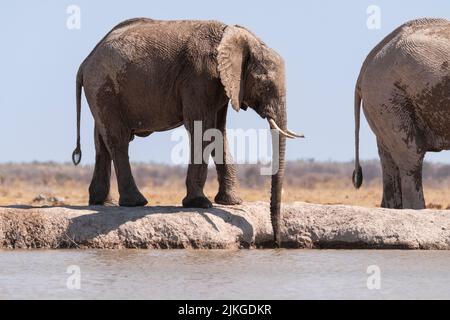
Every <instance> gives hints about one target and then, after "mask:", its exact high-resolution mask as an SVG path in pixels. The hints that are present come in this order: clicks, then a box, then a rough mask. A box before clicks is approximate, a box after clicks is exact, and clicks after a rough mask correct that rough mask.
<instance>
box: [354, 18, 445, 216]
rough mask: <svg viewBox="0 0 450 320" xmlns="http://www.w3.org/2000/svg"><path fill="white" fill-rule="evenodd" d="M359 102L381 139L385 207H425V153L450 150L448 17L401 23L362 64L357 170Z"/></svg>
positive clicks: (357, 180)
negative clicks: (423, 181)
mask: <svg viewBox="0 0 450 320" xmlns="http://www.w3.org/2000/svg"><path fill="white" fill-rule="evenodd" d="M361 103H362V108H363V111H364V115H365V117H366V119H367V122H368V124H369V126H370V128H371V130H372V131H373V132H374V133H375V135H376V138H377V145H378V153H379V156H380V160H381V168H382V176H383V198H382V202H381V206H382V207H384V208H391V209H417V210H420V209H424V208H425V199H424V194H423V185H422V167H423V161H424V157H425V154H426V153H427V152H440V151H443V150H449V149H450V21H448V20H444V19H418V20H413V21H409V22H407V23H405V24H403V25H402V26H400V27H398V28H397V29H396V30H394V31H393V32H392V33H391V34H389V35H388V36H387V37H386V38H385V39H384V40H382V41H381V43H380V44H378V45H377V46H376V47H375V48H374V49H373V50H372V51H371V52H370V53H369V55H368V57H367V58H366V60H365V62H364V63H363V66H362V69H361V73H360V75H359V77H358V80H357V83H356V89H355V106H354V107H355V146H356V157H355V170H354V172H353V184H354V186H355V187H356V188H358V189H359V188H360V187H361V184H362V180H363V176H362V169H361V166H360V161H359V131H360V113H361Z"/></svg>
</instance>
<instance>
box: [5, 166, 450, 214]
mask: <svg viewBox="0 0 450 320" xmlns="http://www.w3.org/2000/svg"><path fill="white" fill-rule="evenodd" d="M352 167H353V165H352V164H351V163H316V162H314V161H298V162H289V163H288V164H287V168H286V181H285V188H284V193H283V199H284V201H285V202H294V201H304V202H310V203H321V204H349V205H359V206H367V207H377V206H379V204H380V199H381V179H380V169H379V164H378V162H377V161H370V162H366V163H364V165H363V169H364V173H365V183H364V185H363V187H362V188H361V189H360V190H355V189H354V188H353V186H352V184H351V180H350V177H351V172H352ZM133 170H134V174H135V176H136V177H137V178H136V180H137V184H138V185H139V188H140V190H141V192H142V193H143V194H144V195H145V196H146V197H147V199H149V200H150V204H151V205H179V204H180V203H181V200H182V199H183V197H184V195H185V187H184V178H185V171H186V169H185V168H181V167H169V166H163V165H150V164H135V165H134V166H133ZM238 170H239V182H240V187H239V192H240V195H241V197H242V198H243V199H244V200H245V201H261V200H263V201H268V200H269V197H270V195H269V191H270V178H269V177H262V176H260V175H259V170H258V166H240V167H239V169H238ZM91 175H92V167H91V166H83V167H77V168H75V167H73V166H71V165H69V164H54V163H45V164H42V163H32V164H3V165H0V205H15V204H22V205H60V204H61V205H85V204H86V203H87V200H88V190H87V189H88V186H89V182H90V178H91ZM424 184H425V196H426V201H427V207H429V208H434V209H450V166H448V165H439V164H433V165H431V164H426V166H425V168H424ZM217 188H218V185H217V182H216V177H215V172H214V169H211V170H210V174H209V178H208V181H207V185H206V188H205V191H206V194H207V196H208V197H210V198H211V199H213V198H214V196H215V194H216V192H217ZM112 197H113V200H116V201H117V199H118V192H117V185H116V183H115V179H114V177H113V182H112Z"/></svg>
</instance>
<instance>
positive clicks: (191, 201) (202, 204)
mask: <svg viewBox="0 0 450 320" xmlns="http://www.w3.org/2000/svg"><path fill="white" fill-rule="evenodd" d="M212 206H213V205H212V203H211V201H209V199H208V198H206V197H196V198H188V197H186V198H184V199H183V207H185V208H202V209H209V208H212Z"/></svg>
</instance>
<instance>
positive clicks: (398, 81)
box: [358, 19, 450, 101]
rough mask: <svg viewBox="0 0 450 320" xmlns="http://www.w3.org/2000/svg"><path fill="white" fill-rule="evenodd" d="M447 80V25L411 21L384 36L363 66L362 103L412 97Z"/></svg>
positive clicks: (449, 39)
mask: <svg viewBox="0 0 450 320" xmlns="http://www.w3.org/2000/svg"><path fill="white" fill-rule="evenodd" d="M448 76H450V21H448V20H444V19H419V20H413V21H410V22H408V23H406V24H404V25H402V26H400V27H399V28H397V29H396V30H395V31H394V32H392V33H391V34H390V35H389V36H387V37H386V38H385V39H384V40H383V41H382V42H380V44H379V45H378V46H376V47H375V49H374V50H372V52H371V53H370V54H369V56H368V57H367V59H366V61H365V62H364V64H363V67H362V70H361V74H360V79H359V81H358V82H359V83H358V85H359V88H360V90H361V92H362V96H363V100H374V99H376V98H378V99H380V97H381V99H382V100H383V101H386V99H388V98H389V96H391V95H392V94H393V92H392V91H398V90H400V91H402V92H404V93H405V94H408V95H411V96H414V95H416V94H419V93H420V92H421V91H422V90H424V88H426V87H434V86H436V85H438V84H439V83H441V82H442V81H443V79H444V78H447V77H448Z"/></svg>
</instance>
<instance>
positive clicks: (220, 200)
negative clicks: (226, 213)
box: [214, 192, 242, 206]
mask: <svg viewBox="0 0 450 320" xmlns="http://www.w3.org/2000/svg"><path fill="white" fill-rule="evenodd" d="M214 202H215V203H217V204H221V205H224V206H234V205H238V204H241V203H242V199H241V198H239V197H238V196H237V195H236V193H235V192H219V193H218V194H217V196H216V197H215V198H214Z"/></svg>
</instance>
